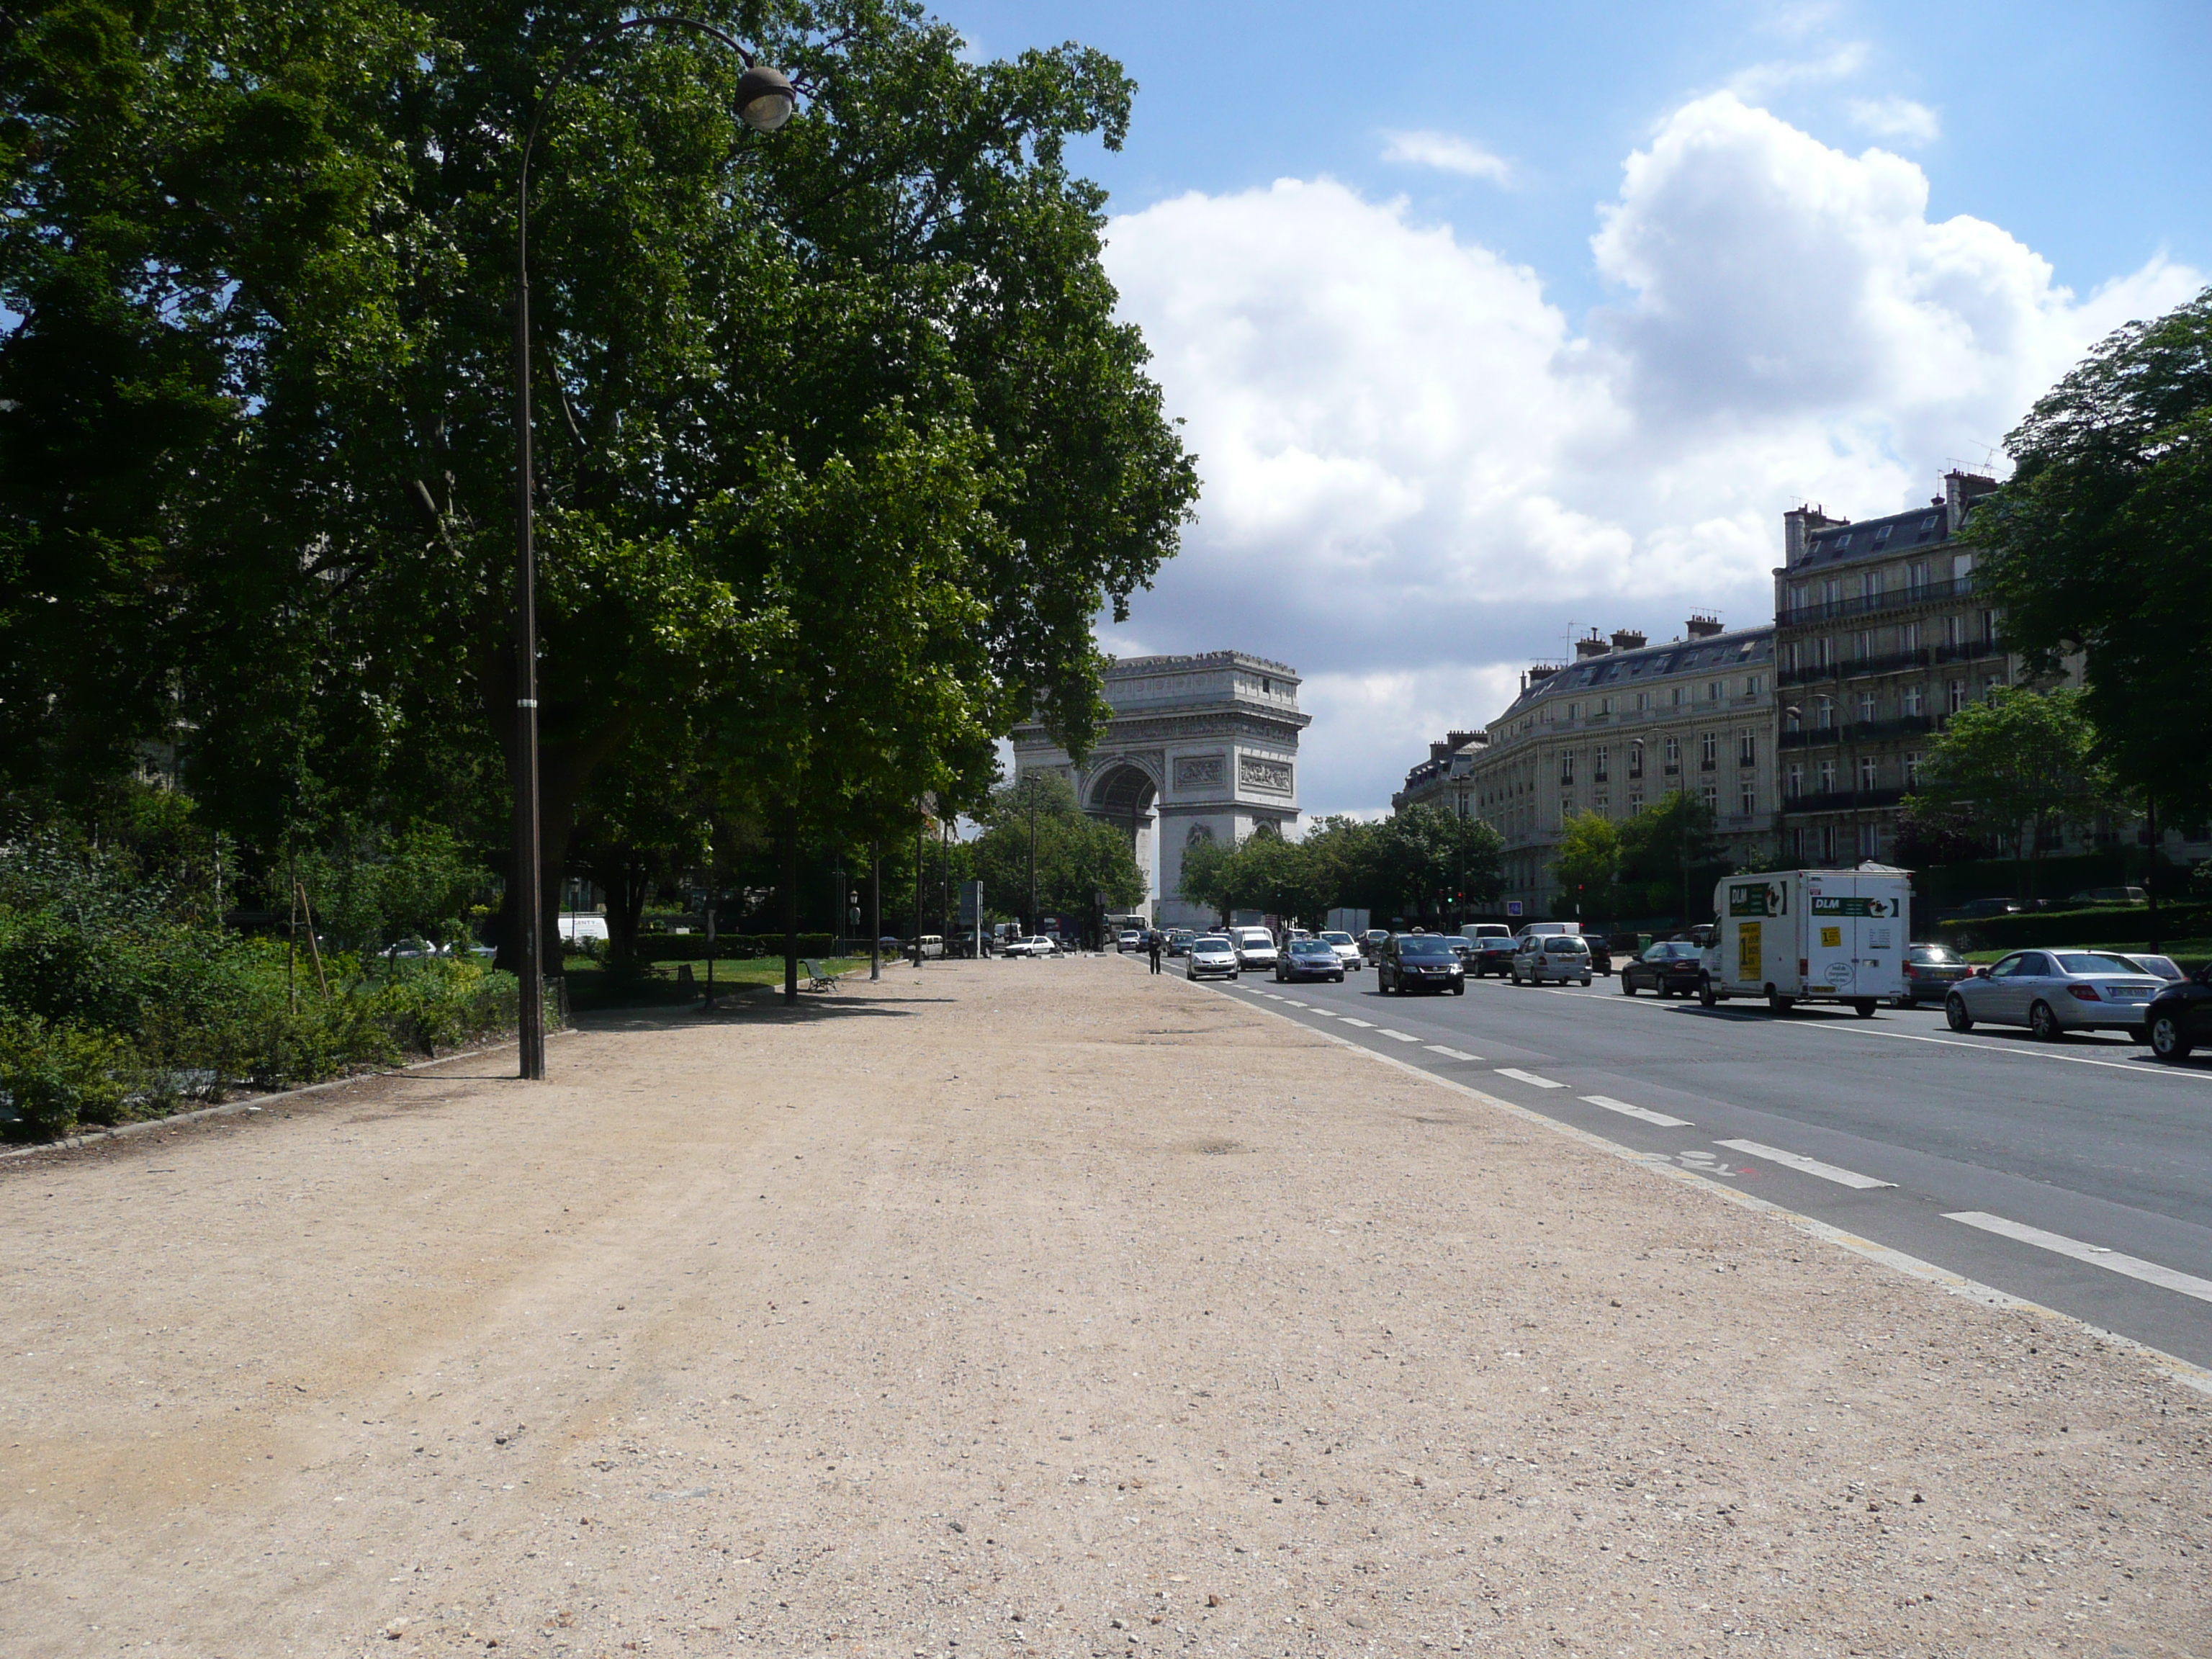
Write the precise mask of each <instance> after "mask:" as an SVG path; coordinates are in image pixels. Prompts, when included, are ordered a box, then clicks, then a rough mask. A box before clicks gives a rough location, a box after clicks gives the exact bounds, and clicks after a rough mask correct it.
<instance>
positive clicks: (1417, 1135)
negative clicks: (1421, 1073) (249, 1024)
mask: <svg viewBox="0 0 2212 1659" xmlns="http://www.w3.org/2000/svg"><path fill="white" fill-rule="evenodd" d="M506 1064H507V1060H506V1058H505V1057H504V1056H495V1057H492V1058H490V1059H483V1058H479V1059H475V1060H462V1061H460V1062H458V1063H456V1064H454V1065H453V1066H447V1067H445V1068H442V1069H441V1070H434V1071H429V1072H424V1073H413V1074H410V1075H406V1076H404V1077H397V1078H392V1079H382V1080H378V1081H374V1082H371V1083H367V1084H364V1085H360V1086H358V1087H356V1088H352V1089H349V1090H345V1091H334V1092H332V1093H330V1094H325V1095H321V1096H316V1097H309V1098H308V1099H307V1100H303V1101H300V1102H297V1103H292V1104H290V1105H289V1106H287V1105H286V1104H284V1103H278V1104H276V1105H275V1106H272V1107H271V1108H270V1109H267V1110H264V1111H262V1112H259V1113H256V1114H247V1115H240V1116H237V1117H230V1118H223V1119H216V1120H211V1121H207V1122H204V1123H202V1124H198V1125H194V1126H191V1127H182V1128H179V1129H176V1130H174V1131H173V1132H169V1133H163V1134H157V1135H150V1136H146V1137H143V1138H140V1139H135V1140H131V1141H118V1142H114V1143H110V1144H107V1145H105V1146H97V1147H94V1148H91V1149H88V1150H86V1151H83V1152H74V1153H66V1154H55V1155H52V1156H50V1157H40V1158H31V1159H27V1160H16V1161H13V1162H10V1163H8V1164H0V1218H4V1220H0V1227H4V1232H0V1236H4V1237H5V1238H6V1240H7V1241H8V1246H9V1248H8V1250H7V1253H6V1259H5V1273H6V1278H5V1298H6V1299H5V1303H4V1309H5V1311H4V1315H0V1319H4V1337H5V1342H4V1352H5V1360H4V1367H5V1369H4V1379H5V1386H4V1390H0V1413H4V1422H0V1448H4V1449H3V1450H0V1456H4V1463H0V1531H3V1532H4V1536H5V1538H6V1539H7V1541H8V1548H7V1552H6V1558H5V1560H4V1562H0V1653H5V1654H9V1655H27V1656H28V1655H36V1656H59V1655H76V1654H95V1653H107V1652H118V1653H119V1652H124V1651H129V1652H131V1653H134V1654H150V1655H155V1656H192V1659H250V1656H259V1655H291V1654H301V1655H346V1654H365V1653H375V1654H386V1655H400V1654H412V1653H428V1654H451V1653H458V1652H461V1651H464V1650H471V1651H477V1652H480V1653H481V1652H483V1651H485V1650H492V1649H495V1648H496V1649H498V1650H504V1651H508V1652H512V1651H516V1650H520V1652H522V1653H524V1654H528V1655H538V1654H544V1655H548V1656H552V1655H573V1656H608V1659H615V1656H620V1655H623V1654H629V1653H641V1654H642V1653H647V1652H659V1653H663V1654H678V1655H687V1654H688V1655H702V1656H711V1655H730V1654H742V1653H748V1652H765V1653H775V1654H808V1655H812V1654H820V1655H833V1654H834V1655H850V1654H865V1655H897V1656H908V1655H915V1656H919V1655H926V1654H927V1655H950V1656H956V1659H965V1656H969V1655H973V1654H976V1653H982V1654H1012V1653H1017V1652H1022V1651H1029V1652H1034V1653H1038V1654H1054V1655H1060V1654H1066V1655H1081V1654H1109V1653H1110V1654H1135V1653H1146V1652H1156V1651H1185V1650H1188V1651H1190V1652H1194V1653H1206V1654H1230V1653H1236V1654H1254V1655H1261V1654H1267V1655H1278V1654H1287V1655H1300V1656H1304V1655H1320V1654H1328V1655H1335V1654H1367V1653H1377V1654H1381V1653H1409V1654H1410V1653H1416V1652H1421V1651H1426V1650H1444V1651H1450V1652H1467V1653H1498V1654H1558V1653H1560V1652H1563V1651H1564V1652H1568V1653H1589V1654H1596V1653H1601V1652H1603V1653H1616V1652H1617V1653H1635V1654H1643V1653H1650V1654H1654V1655H1660V1654H1667V1655H1672V1654H1723V1653H1724V1654H1730V1655H1735V1654H1751V1653H1760V1654H1785V1655H1796V1654H1804V1655H1831V1654H1846V1653H1852V1654H1856V1653H1864V1654H1897V1655H1908V1654H1909V1655H1919V1656H1926V1655H1953V1654H1956V1655H1966V1654H1975V1655H1991V1654H2002V1655H2007V1656H2013V1655H2042V1654H2051V1655H2060V1654H2065V1655H2075V1654H2085V1653H2086V1654H2095V1655H2143V1656H2149V1655H2170V1654H2204V1653H2208V1652H2212V1613H2208V1597H2207V1591H2208V1588H2212V1570H2208V1569H2209V1568H2212V1563H2208V1559H2207V1557H2206V1555H2205V1553H2204V1542H2205V1541H2207V1540H2208V1539H2212V1519H2208V1516H2207V1510H2208V1508H2212V1486H2208V1484H2207V1481H2206V1474H2207V1463H2208V1438H2207V1425H2208V1422H2212V1400H2207V1399H2206V1398H2204V1397H2203V1396H2202V1395H2197V1394H2195V1393H2193V1392H2191V1390H2189V1389H2185V1388H2183V1387H2181V1386H2179V1385H2178V1384H2176V1383H2172V1382H2170V1381H2168V1380H2166V1379H2164V1378H2162V1377H2160V1376H2158V1375H2157V1374H2156V1372H2155V1371H2154V1370H2153V1368H2152V1367H2151V1365H2150V1364H2148V1363H2147V1362H2146V1361H2145V1360H2144V1358H2142V1356H2141V1355H2139V1354H2137V1353H2135V1352H2123V1351H2118V1350H2113V1351H2106V1350H2105V1349H2103V1348H2100V1346H2099V1345H2098V1343H2097V1342H2096V1341H2095V1340H2094V1339H2093V1338H2092V1337H2090V1336H2088V1335H2087V1334H2084V1333H2082V1332H2081V1330H2079V1329H2078V1328H2074V1327H2070V1326H2068V1325H2064V1324H2063V1323H2058V1322H2053V1321H2051V1320H2048V1319H2045V1318H2040V1317H2038V1316H2030V1315H2027V1314H2024V1313H2021V1312H2016V1311H2015V1312H2003V1311H1996V1310H1990V1309H1986V1308H1983V1307H1979V1306H1977V1305H1975V1304H1972V1303H1969V1302H1966V1301H1964V1300H1961V1299H1960V1298H1957V1297H1948V1296H1946V1295H1943V1294H1942V1293H1941V1292H1940V1291H1936V1290H1935V1289H1933V1288H1931V1287H1930V1286H1929V1285H1926V1284H1923V1283H1922V1282H1920V1281H1918V1280H1916V1279H1909V1278H1906V1277H1904V1276H1902V1275H1900V1274H1898V1273H1894V1272H1893V1271H1892V1270H1890V1269H1887V1268H1885V1267H1881V1266H1879V1265H1877V1264H1875V1263H1874V1262H1870V1261H1866V1260H1864V1259H1862V1258H1860V1257H1858V1256H1856V1255H1850V1254H1849V1253H1846V1252H1844V1251H1843V1250H1841V1249H1837V1248H1835V1247H1833V1246H1831V1245H1827V1244H1824V1243H1820V1242H1818V1241H1816V1240H1814V1239H1810V1238H1808V1237H1805V1236H1804V1235H1803V1234H1802V1233H1800V1232H1797V1231H1794V1230H1792V1229H1791V1228H1790V1227H1789V1226H1787V1225H1784V1224H1782V1223H1781V1222H1779V1221H1778V1220H1776V1219H1774V1218H1771V1217H1766V1216H1761V1215H1757V1214H1753V1213H1748V1212H1745V1211H1743V1210H1741V1209H1738V1208H1735V1207H1733V1206H1729V1205H1728V1204H1726V1203H1724V1202H1723V1201H1721V1200H1717V1199H1716V1198H1714V1197H1712V1196H1711V1194H1707V1193H1705V1192H1703V1191H1700V1190H1698V1189H1696V1188H1692V1187H1689V1186H1686V1185H1685V1184H1683V1183H1681V1182H1674V1181H1668V1180H1665V1179H1662V1178H1661V1177H1659V1176H1655V1175H1653V1174H1651V1173H1650V1172H1649V1171H1647V1170H1642V1169H1640V1168H1638V1167H1637V1166H1635V1165H1633V1164H1629V1163H1626V1162H1624V1161H1622V1160H1620V1159H1619V1158H1613V1157H1610V1156H1608V1155H1607V1154H1605V1153H1604V1152H1599V1151H1595V1150H1593V1149H1592V1148H1590V1147H1589V1146H1584V1145H1582V1144H1578V1143H1577V1142H1576V1141H1574V1140H1571V1139H1567V1138H1565V1137H1563V1136H1561V1135H1559V1134H1558V1133H1553V1132H1551V1131H1549V1130H1547V1129H1545V1128H1543V1127H1538V1126H1536V1125H1534V1124H1532V1123H1531V1122H1529V1121H1527V1120H1526V1119H1525V1118H1523V1117H1521V1116H1518V1115H1513V1114H1511V1113H1510V1112H1508V1111H1506V1110H1504V1109H1500V1108H1498V1107H1495V1106H1492V1105H1486V1104H1485V1103H1483V1102H1482V1101H1480V1099H1477V1098H1474V1097H1470V1096H1469V1095H1468V1094H1466V1093H1463V1092H1461V1091H1455V1090H1452V1089H1450V1088H1449V1087H1447V1086H1444V1085H1441V1084H1438V1083H1437V1082H1434V1081H1431V1080H1427V1079H1422V1078H1420V1077H1418V1076H1415V1075H1413V1074H1412V1073H1408V1072H1407V1071H1404V1070H1401V1069H1398V1068H1395V1067H1393V1066H1389V1065H1386V1064H1384V1063H1382V1062H1380V1061H1377V1060H1372V1059H1369V1058H1366V1057H1364V1056H1363V1055H1361V1054H1356V1053H1353V1052H1351V1051H1349V1050H1347V1049H1346V1048H1342V1047H1340V1046H1338V1045H1336V1044H1334V1043H1331V1042H1328V1040H1327V1039H1325V1038H1324V1037H1322V1036H1318V1035H1316V1034H1314V1033H1311V1032H1309V1031H1305V1030H1300V1029H1298V1028H1296V1027H1294V1026H1292V1025H1291V1024H1287V1023H1286V1022H1285V1021H1282V1020H1279V1019H1277V1018H1273V1017H1271V1016H1269V1015H1267V1014H1265V1013H1262V1012H1259V1011H1258V1010H1255V1009H1252V1008H1249V1007H1246V1006H1240V1005H1239V1004H1238V1003H1237V1002H1235V1001H1232V1000H1231V997H1230V996H1228V995H1225V994H1221V993H1218V992H1217V991H1215V990H1212V989H1211V988H1207V987H1196V986H1191V985H1187V984H1185V983H1183V982H1182V981H1180V980H1177V979H1175V978H1171V977H1165V976H1163V977H1159V978H1152V977H1150V976H1148V975H1146V974H1145V973H1144V972H1143V971H1142V970H1141V969H1140V968H1139V967H1138V966H1137V965H1136V964H1135V963H1133V962H1123V961H1119V960H1110V959H1108V960H1101V959H1096V958H1093V959H1087V960H1077V961H1066V962H1047V963H1006V962H994V963H977V964H968V963H957V964H955V963H931V964H929V966H928V967H927V969H924V970H922V971H921V973H920V974H919V975H917V974H916V972H915V970H914V969H911V968H906V967H898V968H893V969H887V970H886V978H885V981H884V984H883V986H882V987H879V988H875V989H871V988H870V987H867V986H866V985H865V984H860V985H858V986H849V987H848V988H846V989H843V990H841V991H839V992H838V993H836V994H834V995H831V996H823V997H815V998H810V999H809V1000H807V1002H806V1003H805V1006H804V1008H803V1009H802V1010H801V1011H800V1012H798V1013H796V1014H792V1013H787V1012H785V1011H783V1010H781V1008H780V1007H778V1006H775V1005H774V1004H773V1003H770V1002H768V1001H766V1000H758V1001H756V1002H755V1003H753V1004H751V1005H749V1006H745V1007H744V1008H742V1009H739V1010H735V1011H732V1012H728V1013H726V1014H725V1015H721V1016H719V1017H715V1018H704V1019H702V1018H700V1017H698V1016H696V1015H686V1014H671V1015H662V1014H655V1015H653V1016H651V1017H641V1018H637V1019H635V1020H633V1021H612V1022H609V1023H608V1024H606V1025H605V1026H604V1027H603V1028H601V1029H599V1030H592V1031H587V1032H586V1033H584V1034H581V1035H579V1036H568V1037H563V1038H560V1039H556V1042H554V1044H553V1046H552V1066H553V1073H554V1075H553V1080H552V1081H551V1082H550V1083H549V1084H546V1085H522V1084H519V1083H516V1082H513V1081H511V1080H508V1079H505V1078H504V1077H502V1076H501V1075H500V1074H499V1073H501V1072H502V1071H503V1070H504V1069H505V1067H506Z"/></svg>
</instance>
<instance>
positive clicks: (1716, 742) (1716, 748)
mask: <svg viewBox="0 0 2212 1659" xmlns="http://www.w3.org/2000/svg"><path fill="white" fill-rule="evenodd" d="M1720 759H1721V734H1720V733H1719V732H1705V733H1703V734H1702V735H1700V736H1699V738H1698V764H1699V765H1700V766H1702V767H1706V768H1711V767H1715V766H1717V765H1719V764H1720Z"/></svg>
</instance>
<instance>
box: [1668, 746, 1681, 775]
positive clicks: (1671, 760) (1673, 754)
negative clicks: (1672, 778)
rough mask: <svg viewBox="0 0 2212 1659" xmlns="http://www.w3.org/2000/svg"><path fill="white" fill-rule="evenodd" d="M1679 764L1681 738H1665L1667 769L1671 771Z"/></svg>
mask: <svg viewBox="0 0 2212 1659" xmlns="http://www.w3.org/2000/svg"><path fill="white" fill-rule="evenodd" d="M1681 764H1682V740H1681V738H1668V739H1667V766H1668V770H1670V771H1672V770H1674V769H1677V768H1679V767H1680V765H1681Z"/></svg>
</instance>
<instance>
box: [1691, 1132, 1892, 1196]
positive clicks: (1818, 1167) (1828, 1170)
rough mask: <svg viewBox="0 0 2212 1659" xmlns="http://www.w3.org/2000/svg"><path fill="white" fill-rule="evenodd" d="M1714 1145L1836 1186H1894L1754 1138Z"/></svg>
mask: <svg viewBox="0 0 2212 1659" xmlns="http://www.w3.org/2000/svg"><path fill="white" fill-rule="evenodd" d="M1713 1145H1714V1146H1727V1147H1730V1148H1732V1149H1733V1150H1735V1151H1736V1152H1748V1153H1750V1154H1751V1156H1752V1157H1753V1158H1765V1160H1766V1161H1767V1162H1768V1163H1769V1164H1780V1165H1782V1167H1783V1168H1784V1169H1785V1170H1796V1171H1798V1173H1800V1174H1801V1175H1808V1176H1820V1179H1821V1180H1823V1181H1832V1182H1835V1183H1836V1184H1837V1185H1838V1187H1857V1188H1869V1187H1894V1186H1895V1185H1897V1183H1896V1182H1894V1181H1876V1180H1875V1178H1874V1177H1873V1176H1863V1175H1861V1174H1860V1173H1859V1172H1858V1171H1857V1170H1840V1169H1838V1168H1837V1167H1836V1166H1835V1165H1834V1164H1823V1163H1821V1162H1820V1159H1819V1158H1801V1157H1799V1156H1798V1155H1797V1154H1796V1152H1784V1151H1782V1150H1781V1148H1779V1147H1778V1146H1760V1145H1759V1142H1757V1141H1755V1140H1716V1141H1715V1142H1714V1143H1713Z"/></svg>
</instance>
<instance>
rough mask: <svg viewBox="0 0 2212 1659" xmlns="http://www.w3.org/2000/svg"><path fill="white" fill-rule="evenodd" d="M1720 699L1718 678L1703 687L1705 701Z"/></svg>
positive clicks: (1717, 700)
mask: <svg viewBox="0 0 2212 1659" xmlns="http://www.w3.org/2000/svg"><path fill="white" fill-rule="evenodd" d="M1720 700H1721V683H1720V682H1719V681H1718V680H1715V681H1714V682H1713V683H1712V684H1710V685H1708V686H1707V687H1705V701H1706V702H1719V701H1720Z"/></svg>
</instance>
